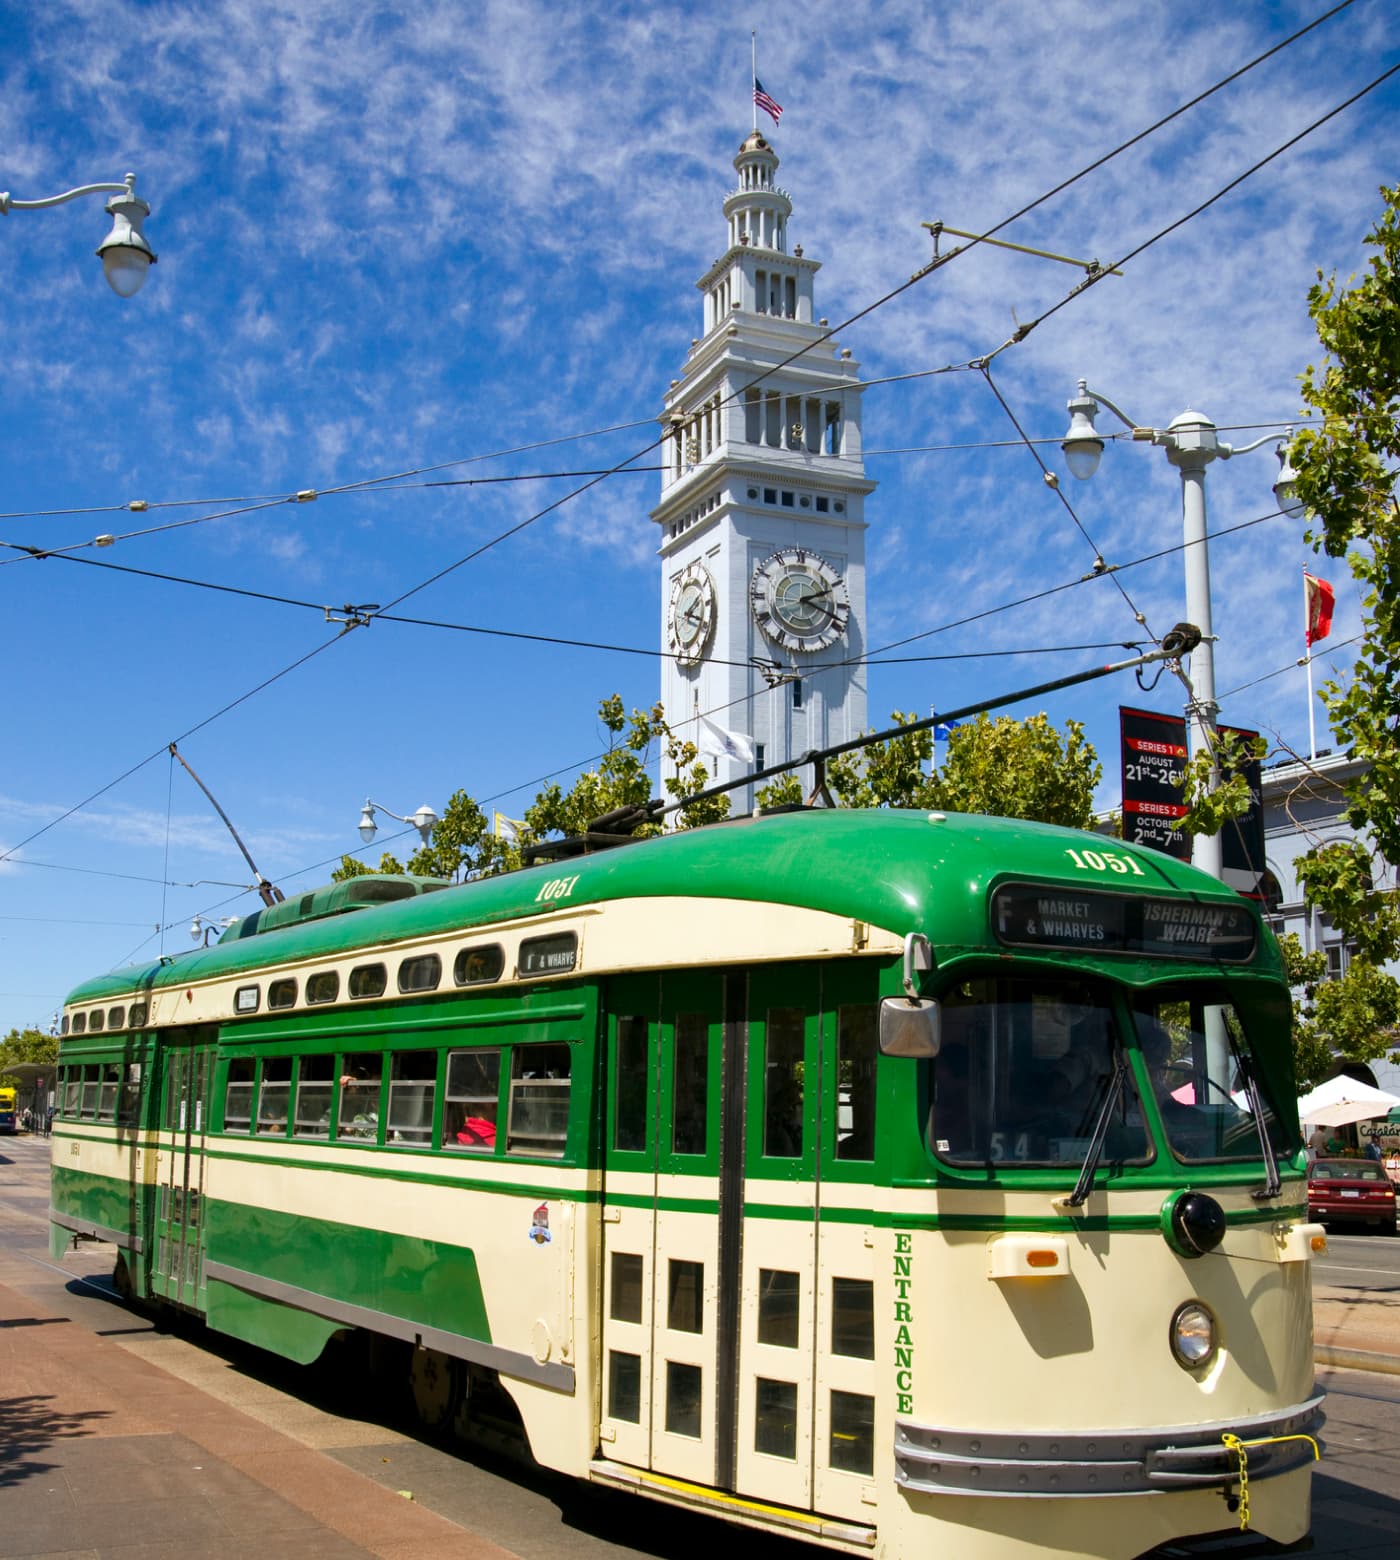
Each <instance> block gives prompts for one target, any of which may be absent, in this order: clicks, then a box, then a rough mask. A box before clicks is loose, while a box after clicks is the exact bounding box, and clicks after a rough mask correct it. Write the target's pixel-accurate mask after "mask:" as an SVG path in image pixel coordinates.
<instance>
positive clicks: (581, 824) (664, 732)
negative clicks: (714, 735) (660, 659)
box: [525, 693, 729, 840]
mask: <svg viewBox="0 0 1400 1560" xmlns="http://www.w3.org/2000/svg"><path fill="white" fill-rule="evenodd" d="M598 719H599V720H600V721H601V722H602V724H603V729H604V730H605V731H606V732H607V741H608V750H607V752H606V753H605V754H604V755H603V757H602V758H601V759H600V760H599V761H598V763H597V765H596V766H595V767H594V768H592V769H588V770H585V771H584V772H583V774H581V775H580V776H579V777H578V779H577V780H575V781H574V783H573V785H572V786H570V787H569V789H568V790H567V791H565V790H564V789H563V787H562V786H561V785H559V783H558V782H557V781H552V782H551V783H550V784H549V785H547V786H546V787H545V788H544V790H543V791H541V792H540V793H539V795H538V796H536V798H535V800H534V801H533V802H532V803H531V805H530V806H529V807H528V808H526V810H525V822H526V825H527V826H528V828H529V830H530V833H531V835H532V836H533V837H534V838H535V839H541V840H542V839H548V838H550V837H561V836H563V837H567V836H570V835H581V834H586V833H587V832H588V828H589V825H590V824H591V823H594V822H595V821H596V820H598V819H600V818H605V817H606V816H607V815H608V814H609V813H612V812H616V811H618V810H620V809H622V808H630V807H643V806H645V805H646V804H647V803H648V802H649V801H651V800H652V783H651V775H650V773H649V771H648V768H647V766H648V763H649V761H650V759H651V756H652V752H653V749H654V748H655V749H656V750H658V751H664V752H665V754H666V757H667V758H668V759H669V761H670V762H671V764H672V765H673V766H674V768H675V773H674V774H673V775H672V776H671V778H670V779H668V780H667V781H666V783H665V789H666V790H667V792H668V793H669V794H670V795H671V796H673V797H674V798H676V799H677V800H681V799H683V798H684V797H686V796H691V795H694V793H695V792H696V791H699V790H702V789H703V788H704V787H705V786H706V785H708V784H709V781H710V773H709V770H708V769H707V768H706V767H705V765H704V764H703V763H702V762H701V761H700V753H699V750H698V749H697V748H696V746H695V744H694V743H693V742H685V741H681V740H680V739H678V738H677V737H675V736H674V735H673V733H672V731H671V728H670V727H669V726H668V725H667V724H666V711H665V709H664V708H663V707H662V706H661V705H660V704H653V705H652V707H651V708H650V709H649V710H638V709H634V710H633V711H632V713H631V714H630V715H628V713H627V708H626V706H625V705H624V704H623V702H622V696H621V695H620V694H616V693H614V694H611V695H610V696H609V697H608V698H606V699H603V700H602V701H601V702H600V704H599V705H598ZM728 815H729V798H728V797H727V796H719V797H711V798H709V799H708V800H706V801H704V802H701V803H697V804H696V806H695V807H693V808H683V809H682V810H681V814H680V822H681V824H682V826H683V827H687V828H688V827H692V826H694V825H696V824H700V823H713V822H715V821H716V820H718V819H720V818H725V817H728ZM660 832H661V825H660V824H656V823H644V824H642V825H641V826H640V827H639V828H637V829H636V830H634V831H633V835H632V837H633V838H634V839H641V838H644V837H645V836H647V835H651V834H659V833H660Z"/></svg>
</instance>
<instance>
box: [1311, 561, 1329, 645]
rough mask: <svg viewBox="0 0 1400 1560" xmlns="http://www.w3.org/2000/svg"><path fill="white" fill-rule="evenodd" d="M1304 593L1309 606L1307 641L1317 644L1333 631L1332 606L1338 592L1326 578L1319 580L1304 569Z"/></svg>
mask: <svg viewBox="0 0 1400 1560" xmlns="http://www.w3.org/2000/svg"><path fill="white" fill-rule="evenodd" d="M1303 594H1304V599H1305V600H1306V602H1307V608H1308V623H1307V642H1308V644H1310V645H1315V644H1316V643H1317V642H1318V640H1319V639H1326V638H1327V636H1328V634H1330V633H1331V632H1332V608H1333V606H1334V604H1335V603H1336V600H1337V593H1336V592H1335V591H1334V590H1333V589H1332V587H1331V586H1330V585H1329V584H1328V583H1327V581H1326V580H1319V579H1317V578H1315V577H1314V576H1313V575H1311V574H1309V573H1308V571H1307V570H1306V569H1304V570H1303Z"/></svg>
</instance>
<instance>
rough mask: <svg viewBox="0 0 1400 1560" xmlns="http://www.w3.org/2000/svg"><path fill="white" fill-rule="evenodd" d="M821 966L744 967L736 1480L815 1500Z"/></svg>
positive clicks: (773, 1495)
mask: <svg viewBox="0 0 1400 1560" xmlns="http://www.w3.org/2000/svg"><path fill="white" fill-rule="evenodd" d="M820 973H821V972H820V968H819V967H818V966H815V965H808V966H806V967H801V966H798V967H787V968H778V967H766V968H765V967H759V968H756V969H754V970H753V971H752V972H751V974H750V976H749V990H748V1025H747V1031H748V1033H747V1042H748V1043H747V1058H746V1064H745V1068H744V1075H745V1076H746V1079H747V1085H748V1088H747V1107H746V1120H745V1123H744V1152H743V1166H744V1177H743V1181H744V1184H743V1188H742V1198H743V1228H742V1243H741V1251H742V1257H741V1263H740V1270H739V1286H738V1296H737V1299H738V1348H737V1351H736V1353H737V1359H738V1380H737V1382H736V1383H735V1387H736V1392H737V1402H736V1404H735V1407H736V1414H735V1419H734V1431H733V1448H734V1488H735V1489H736V1490H737V1492H738V1493H739V1494H741V1495H749V1496H753V1497H756V1498H758V1499H761V1500H769V1501H775V1502H778V1503H780V1504H782V1505H787V1506H796V1507H799V1508H803V1509H806V1508H810V1506H811V1505H812V1459H813V1404H814V1391H815V1382H814V1376H815V1360H816V1352H817V1325H816V1272H817V1221H816V1191H817V1172H818V1163H819V1158H818V1152H817V1140H818V1108H817V1107H818V1102H819V1100H820V1098H821V1082H822V1080H821V1043H820V1035H821V1024H820V1018H821V1013H820V1000H819V990H820Z"/></svg>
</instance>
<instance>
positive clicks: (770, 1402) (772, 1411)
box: [753, 1376, 797, 1461]
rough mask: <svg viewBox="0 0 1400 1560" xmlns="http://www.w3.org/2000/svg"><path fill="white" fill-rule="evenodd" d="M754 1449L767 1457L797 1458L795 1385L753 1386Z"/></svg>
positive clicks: (762, 1381)
mask: <svg viewBox="0 0 1400 1560" xmlns="http://www.w3.org/2000/svg"><path fill="white" fill-rule="evenodd" d="M755 1385H756V1387H757V1388H758V1390H757V1393H756V1394H755V1407H754V1427H753V1449H754V1451H756V1452H763V1453H765V1454H766V1455H767V1456H769V1457H786V1458H788V1459H789V1460H790V1461H795V1460H796V1458H797V1383H796V1382H795V1381H766V1380H765V1379H764V1378H763V1377H762V1376H760V1377H759V1378H758V1380H757V1382H756V1383H755Z"/></svg>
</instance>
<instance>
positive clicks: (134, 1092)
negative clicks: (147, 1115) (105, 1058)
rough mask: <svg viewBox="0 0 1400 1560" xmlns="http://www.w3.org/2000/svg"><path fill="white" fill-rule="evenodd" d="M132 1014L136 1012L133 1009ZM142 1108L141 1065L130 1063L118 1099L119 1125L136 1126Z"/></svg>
mask: <svg viewBox="0 0 1400 1560" xmlns="http://www.w3.org/2000/svg"><path fill="white" fill-rule="evenodd" d="M131 1011H132V1013H133V1014H134V1013H135V1012H136V1009H135V1008H132V1010H131ZM140 1107H141V1063H140V1062H128V1063H127V1068H126V1081H125V1082H124V1083H123V1084H122V1087H121V1093H120V1095H119V1096H118V1098H117V1125H118V1126H122V1127H130V1126H134V1125H135V1124H136V1118H137V1115H138V1114H139V1111H140Z"/></svg>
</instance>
